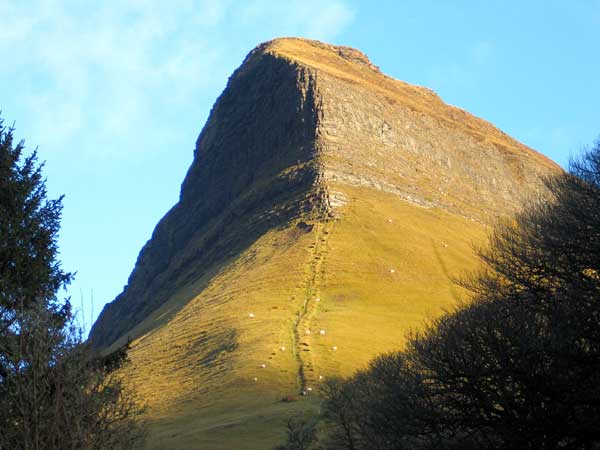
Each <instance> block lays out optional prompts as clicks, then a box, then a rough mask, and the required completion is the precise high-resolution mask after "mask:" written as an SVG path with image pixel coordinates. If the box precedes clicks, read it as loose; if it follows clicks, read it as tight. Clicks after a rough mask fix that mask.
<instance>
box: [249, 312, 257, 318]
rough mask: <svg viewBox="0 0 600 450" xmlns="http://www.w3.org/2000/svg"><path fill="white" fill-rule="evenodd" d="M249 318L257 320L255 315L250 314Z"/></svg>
mask: <svg viewBox="0 0 600 450" xmlns="http://www.w3.org/2000/svg"><path fill="white" fill-rule="evenodd" d="M248 317H250V318H251V319H253V318H255V317H256V316H255V315H254V313H250V314H248Z"/></svg>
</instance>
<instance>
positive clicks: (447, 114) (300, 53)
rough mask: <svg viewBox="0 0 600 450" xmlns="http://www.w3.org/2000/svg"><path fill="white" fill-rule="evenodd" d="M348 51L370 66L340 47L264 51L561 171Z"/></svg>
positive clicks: (278, 46)
mask: <svg viewBox="0 0 600 450" xmlns="http://www.w3.org/2000/svg"><path fill="white" fill-rule="evenodd" d="M344 50H345V51H348V52H351V53H355V54H358V55H361V56H360V58H361V59H362V58H364V59H365V61H367V62H368V60H367V59H366V56H364V55H362V54H360V53H359V52H357V51H356V50H354V49H348V48H346V47H336V46H333V45H329V44H324V43H321V42H318V41H312V40H308V39H299V38H280V39H274V40H272V41H269V42H267V43H265V44H263V46H262V51H263V52H265V53H270V54H274V55H278V56H281V57H284V58H287V59H288V60H290V61H292V62H296V63H299V64H301V65H304V66H308V67H312V68H314V69H317V70H319V71H323V72H325V73H328V74H331V75H333V76H335V77H337V78H340V79H342V80H345V81H348V82H351V83H356V84H360V85H362V86H364V87H366V88H367V89H368V90H370V91H372V92H374V93H378V94H380V95H383V96H384V97H386V98H387V99H388V100H390V101H392V102H397V103H399V104H402V105H404V106H407V107H409V108H411V109H412V110H414V111H419V112H422V113H425V114H427V115H429V116H430V117H432V118H435V119H437V120H438V121H439V123H440V124H443V125H445V126H447V127H449V128H451V129H453V130H461V131H463V132H465V133H467V134H469V135H471V136H473V137H474V138H475V139H476V140H478V141H488V142H490V143H492V144H494V145H495V146H496V148H498V150H500V151H501V152H504V153H507V154H517V155H522V156H523V155H524V156H527V157H529V158H531V159H533V160H534V161H536V162H537V163H538V164H541V165H542V166H545V167H547V168H549V169H552V170H557V169H558V168H559V166H558V165H557V164H556V163H555V162H553V161H552V160H550V159H549V158H547V157H546V156H544V155H542V154H541V153H538V152H536V151H535V150H532V149H530V148H529V147H527V146H525V145H523V144H521V143H520V142H518V141H517V140H515V139H513V138H512V137H510V136H509V135H507V134H506V133H504V132H502V131H500V130H499V129H497V128H496V127H494V126H493V125H492V124H491V123H489V122H487V121H486V120H483V119H480V118H478V117H475V116H473V115H472V114H470V113H468V112H467V111H465V110H463V109H461V108H457V107H455V106H451V105H447V104H446V103H444V102H443V101H442V100H441V99H440V98H439V97H438V96H437V95H436V94H435V93H434V92H433V91H431V90H430V89H427V88H424V87H420V86H414V85H411V84H409V83H405V82H403V81H400V80H396V79H394V78H391V77H389V76H386V75H384V74H383V73H381V72H379V71H378V70H377V69H376V68H375V66H372V65H371V66H369V65H370V63H368V64H357V63H356V62H355V60H350V59H348V58H345V57H343V56H342V55H341V54H340V53H343V52H344Z"/></svg>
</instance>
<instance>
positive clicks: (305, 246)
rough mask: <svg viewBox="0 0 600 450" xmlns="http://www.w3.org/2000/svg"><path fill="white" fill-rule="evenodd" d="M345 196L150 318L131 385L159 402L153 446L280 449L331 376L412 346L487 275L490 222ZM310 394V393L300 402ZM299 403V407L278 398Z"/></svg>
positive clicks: (360, 191)
mask: <svg viewBox="0 0 600 450" xmlns="http://www.w3.org/2000/svg"><path fill="white" fill-rule="evenodd" d="M336 189H338V190H342V191H343V192H344V194H345V195H346V198H347V199H348V202H347V204H346V205H344V206H343V207H341V208H340V209H339V210H338V212H337V219H332V220H329V221H326V222H320V223H309V224H307V225H308V227H306V226H300V227H299V226H298V225H297V224H296V223H290V224H289V226H288V227H287V228H284V229H279V230H273V231H271V232H269V233H267V234H266V235H265V236H263V237H262V238H261V239H259V240H258V241H257V242H255V244H254V245H252V246H251V247H250V248H249V249H248V250H246V251H245V252H244V253H243V254H242V255H241V256H240V257H239V258H237V259H236V260H234V261H228V262H227V263H225V264H223V265H222V267H220V270H219V271H218V273H217V274H216V275H214V276H213V277H212V278H211V279H210V280H200V281H199V282H198V283H203V284H205V285H206V287H205V288H204V290H203V291H202V292H201V294H200V295H198V296H196V297H194V298H192V299H189V298H187V297H186V293H185V292H180V293H178V295H177V296H174V297H173V299H172V300H171V302H180V303H181V305H179V306H180V307H181V309H179V311H178V312H177V313H176V314H175V315H174V316H169V315H164V316H163V314H164V311H166V310H167V309H169V308H173V306H174V305H173V304H167V305H165V306H164V307H163V308H162V309H160V310H158V311H156V312H155V314H154V315H153V316H152V317H151V318H149V319H148V320H149V321H152V323H153V326H154V329H153V330H152V331H151V332H149V333H147V334H145V335H144V336H142V337H141V338H139V339H138V340H136V341H135V342H134V345H133V351H132V353H131V359H132V371H131V376H132V381H133V383H134V385H135V387H136V389H137V391H138V392H139V394H141V396H142V397H143V398H144V399H145V400H146V401H147V402H148V403H149V407H150V408H149V414H148V417H149V419H150V420H151V423H152V427H151V433H152V438H151V439H150V448H156V449H158V448H169V449H176V448H177V449H179V448H181V449H184V448H185V449H190V448H198V449H200V448H207V449H228V448H236V449H261V448H270V447H271V446H274V445H275V444H277V443H278V442H281V440H282V439H283V436H284V424H285V421H286V420H287V417H289V416H290V415H293V414H298V413H302V412H306V413H310V412H315V411H317V410H318V401H317V399H316V395H314V394H316V392H317V390H318V384H319V379H320V377H328V376H333V375H347V374H349V373H351V372H352V371H354V370H355V369H357V368H359V367H363V366H364V365H365V364H366V363H367V362H368V361H369V359H371V358H373V357H374V356H375V355H377V354H378V353H381V352H385V351H390V350H394V349H398V348H401V347H402V345H403V342H404V336H405V333H406V332H407V331H409V330H411V329H414V328H416V327H419V326H421V325H422V323H423V321H424V320H426V319H427V318H428V317H433V316H435V315H436V314H439V313H440V311H442V310H443V309H444V308H450V307H452V305H454V304H455V302H456V300H457V298H458V297H459V296H460V295H461V292H460V289H459V288H458V287H456V286H455V285H454V284H453V282H452V278H453V277H455V276H458V275H459V274H460V273H461V272H462V271H464V270H469V269H473V268H474V267H475V266H476V260H475V258H474V256H473V252H472V247H471V246H472V244H473V243H481V242H482V240H483V239H484V235H485V231H484V229H483V226H482V225H480V224H478V223H476V222H473V221H470V220H468V219H465V218H462V217H459V216H453V215H449V214H448V213H446V212H444V211H442V210H439V209H435V208H430V209H427V208H423V207H419V206H415V205H412V204H410V203H407V202H405V201H402V200H399V199H398V198H397V197H395V196H394V195H391V194H387V193H383V192H379V191H376V190H372V189H368V188H355V187H347V186H337V187H336ZM310 225H313V227H312V229H310ZM309 230H310V231H309ZM187 289H188V290H189V291H190V292H193V291H195V289H196V287H194V286H190V287H188V288H187ZM317 299H319V300H317ZM251 316H253V317H251ZM161 317H162V319H161ZM167 317H170V318H169V319H167ZM161 320H162V321H161ZM321 330H322V331H323V332H324V334H321ZM309 331H310V334H307V332H309ZM284 347H285V349H283V348H284ZM263 365H265V367H262V366H263ZM301 368H303V373H304V380H303V378H302V375H301V373H300V371H301ZM309 387H310V388H312V389H313V395H311V396H308V397H302V396H298V394H299V392H300V390H302V389H306V388H309ZM289 395H293V396H297V398H298V401H295V402H282V401H281V400H282V399H283V398H284V397H285V396H289Z"/></svg>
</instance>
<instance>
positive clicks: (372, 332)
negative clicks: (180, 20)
mask: <svg viewBox="0 0 600 450" xmlns="http://www.w3.org/2000/svg"><path fill="white" fill-rule="evenodd" d="M559 170H560V169H559V168H558V166H557V165H556V164H554V163H553V162H552V161H550V160H548V159H547V158H545V157H544V156H542V155H541V154H539V153H537V152H535V151H533V150H531V149H530V148H528V147H526V146H524V145H523V144H521V143H519V142H517V141H516V140H514V139H512V138H511V137H510V136H508V135H506V134H505V133H503V132H502V131H500V130H498V129H497V128H495V127H494V126H493V125H491V124H490V123H488V122H486V121H484V120H482V119H479V118H477V117H474V116H472V115H471V114H469V113H467V112H466V111H463V110H461V109H459V108H456V107H453V106H449V105H447V104H445V103H444V102H443V101H442V100H441V99H440V98H439V97H438V96H437V95H436V94H435V93H434V92H432V91H431V90H429V89H426V88H423V87H417V86H412V85H410V84H407V83H404V82H402V81H398V80H395V79H393V78H390V77H388V76H386V75H384V74H383V73H381V72H380V71H379V69H378V68H377V67H376V66H374V65H373V64H372V63H371V62H370V61H369V59H368V58H367V57H366V56H365V55H364V54H363V53H361V52H360V51H358V50H355V49H352V48H348V47H340V46H333V45H327V44H324V43H321V42H317V41H309V40H304V39H296V38H284V39H276V40H273V41H270V42H267V43H264V44H261V45H259V46H258V47H256V48H255V49H254V50H252V51H251V52H250V54H249V55H248V56H247V57H246V59H245V61H244V62H243V64H242V65H241V66H240V67H239V68H238V69H237V70H236V71H235V72H234V73H233V75H232V76H231V78H230V79H229V82H228V84H227V87H226V89H225V90H224V92H223V93H222V94H221V96H220V97H219V99H218V100H217V102H216V103H215V105H214V107H213V109H212V111H211V113H210V117H209V119H208V121H207V123H206V125H205V127H204V129H203V130H202V132H201V134H200V136H199V138H198V140H197V143H196V149H195V154H194V160H193V163H192V165H191V167H190V169H189V171H188V173H187V175H186V177H185V180H184V181H183V184H182V187H181V195H180V199H179V202H178V203H177V204H176V205H175V206H174V207H173V208H172V209H171V210H170V211H169V212H168V213H167V214H166V215H165V216H164V217H163V219H162V220H161V221H160V222H159V223H158V225H157V226H156V229H155V230H154V232H153V234H152V237H151V239H150V240H149V241H148V243H147V244H146V245H145V246H144V248H143V249H142V250H141V252H140V255H139V257H138V260H137V263H136V266H135V268H134V270H133V272H132V274H131V276H130V278H129V281H128V284H127V286H126V287H125V289H124V291H123V293H122V294H121V295H119V296H118V297H117V298H116V299H115V300H114V301H113V302H112V303H110V304H108V305H107V306H106V307H105V308H104V310H103V311H102V314H101V315H100V317H99V318H98V321H97V322H96V323H95V325H94V327H93V329H92V332H91V335H90V339H91V341H92V342H93V344H94V345H95V346H96V347H98V348H101V349H104V351H109V350H110V349H113V348H116V347H117V346H119V345H122V344H123V343H124V342H126V341H127V340H128V339H130V340H132V350H131V352H130V357H131V360H132V365H131V368H130V370H129V376H130V379H131V382H132V383H133V386H134V387H135V389H136V391H137V392H138V393H139V395H140V396H141V397H142V398H143V399H144V400H145V401H146V402H147V403H148V405H149V410H148V418H149V420H150V421H151V424H152V427H151V430H152V439H151V447H152V448H156V449H163V448H168V449H179V448H181V449H190V448H203V449H221V448H222V449H226V448H236V449H264V448H272V446H273V445H275V444H276V443H280V442H281V441H282V440H283V436H284V423H285V422H286V420H287V417H289V416H290V415H292V414H297V413H299V412H311V411H313V412H314V411H317V410H318V407H319V402H318V398H317V396H316V395H314V394H311V395H308V396H298V394H299V393H301V392H302V391H307V390H308V392H312V393H316V392H317V390H318V384H319V382H320V380H321V379H322V377H328V376H333V375H347V374H350V373H351V372H353V371H354V370H356V369H357V368H359V367H362V366H364V365H365V364H366V363H367V362H368V361H369V359H371V358H372V357H374V356H375V355H377V354H379V353H381V352H385V351H390V350H393V349H397V348H400V347H401V346H402V344H403V340H404V335H405V334H406V333H407V332H408V331H410V330H411V329H415V328H417V327H419V326H421V325H422V323H423V322H424V320H426V319H427V318H431V317H433V316H434V315H436V314H439V313H440V312H441V311H442V310H443V309H444V308H449V307H452V305H454V304H456V302H457V301H458V299H459V298H460V297H461V295H463V294H464V293H463V292H461V289H460V288H459V287H457V286H456V285H455V284H454V283H453V279H454V278H455V277H456V276H459V275H460V274H461V273H463V272H464V271H465V270H472V269H474V268H476V267H477V259H476V257H475V256H474V252H473V245H478V244H482V243H484V242H485V237H486V233H487V230H488V227H489V226H490V225H491V224H493V222H494V221H495V220H497V218H498V217H502V216H506V215H509V214H511V213H513V212H515V211H516V210H517V209H518V208H519V205H520V204H521V203H522V202H523V200H524V199H526V198H528V197H529V196H530V195H533V194H536V193H539V192H542V191H543V184H542V183H541V179H542V177H544V176H546V175H549V174H552V173H556V172H557V171H559ZM309 388H310V389H309ZM311 390H312V391H311ZM296 396H298V397H296ZM282 399H284V400H288V401H282ZM292 400H294V401H292Z"/></svg>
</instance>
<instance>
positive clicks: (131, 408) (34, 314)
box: [0, 119, 143, 450]
mask: <svg viewBox="0 0 600 450" xmlns="http://www.w3.org/2000/svg"><path fill="white" fill-rule="evenodd" d="M42 168H43V165H40V164H38V163H37V156H36V152H33V153H32V154H31V155H29V156H24V145H23V142H18V143H15V142H14V138H13V129H12V128H6V127H5V126H4V124H3V122H2V120H1V119H0V430H1V432H0V450H59V449H60V450H69V449H71V450H76V449H77V450H96V449H97V450H100V449H109V448H110V449H130V448H136V447H137V446H138V445H139V444H140V443H141V442H142V438H143V431H142V428H141V427H140V426H139V425H140V424H139V420H138V416H139V414H140V412H141V408H140V407H139V406H138V405H137V403H136V402H135V401H134V399H133V398H132V397H131V395H129V394H128V393H127V390H126V389H125V386H124V384H123V383H124V381H123V379H122V378H121V376H120V375H119V373H118V372H117V371H115V369H117V368H119V367H120V366H122V365H123V364H124V363H125V353H124V352H123V351H120V352H118V353H116V354H115V355H114V356H113V357H109V358H108V359H107V358H100V357H98V356H94V355H93V354H92V352H91V351H90V349H89V347H88V345H87V344H85V343H84V342H83V339H82V337H81V331H80V330H79V329H78V327H77V326H76V325H75V320H74V319H75V318H74V315H73V312H72V310H71V306H70V303H69V301H68V300H66V301H63V302H61V301H60V300H59V299H58V297H57V295H58V292H59V290H60V289H61V288H63V287H65V286H66V285H67V284H68V283H69V282H70V281H71V280H72V277H73V275H72V274H71V273H68V272H64V271H63V270H62V269H61V266H60V262H59V261H58V246H57V237H58V231H59V227H60V218H61V209H62V197H60V198H58V199H55V200H49V199H47V197H46V196H47V191H46V185H45V180H44V179H43V177H42Z"/></svg>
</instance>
